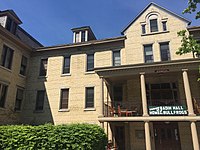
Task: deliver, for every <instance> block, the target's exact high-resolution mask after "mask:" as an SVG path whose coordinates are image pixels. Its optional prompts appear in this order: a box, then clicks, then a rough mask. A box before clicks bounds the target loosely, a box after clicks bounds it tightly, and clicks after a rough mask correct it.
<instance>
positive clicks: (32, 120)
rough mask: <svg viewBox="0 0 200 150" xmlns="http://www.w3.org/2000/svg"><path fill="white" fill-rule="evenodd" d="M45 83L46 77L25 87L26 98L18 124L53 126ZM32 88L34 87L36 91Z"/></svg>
mask: <svg viewBox="0 0 200 150" xmlns="http://www.w3.org/2000/svg"><path fill="white" fill-rule="evenodd" d="M45 83H46V77H42V78H40V79H39V81H37V82H34V83H32V84H30V85H31V86H30V87H27V89H28V90H26V91H25V97H26V98H25V102H24V105H23V109H22V112H21V121H20V122H21V123H22V124H30V125H41V124H45V123H51V124H54V120H53V116H52V111H51V107H50V103H49V98H48V93H47V88H46V86H45ZM35 85H36V86H35ZM33 87H36V89H34V88H33Z"/></svg>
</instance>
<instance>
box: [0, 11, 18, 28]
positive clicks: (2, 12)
mask: <svg viewBox="0 0 200 150" xmlns="http://www.w3.org/2000/svg"><path fill="white" fill-rule="evenodd" d="M0 15H1V16H2V15H9V16H10V17H12V18H13V19H15V21H16V23H18V24H21V23H22V21H21V20H20V19H19V17H18V16H17V14H16V13H15V12H14V11H13V10H12V9H9V10H3V11H0Z"/></svg>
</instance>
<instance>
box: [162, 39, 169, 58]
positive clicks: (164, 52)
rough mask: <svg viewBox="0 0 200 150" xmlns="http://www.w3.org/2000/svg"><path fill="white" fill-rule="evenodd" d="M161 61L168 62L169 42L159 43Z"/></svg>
mask: <svg viewBox="0 0 200 150" xmlns="http://www.w3.org/2000/svg"><path fill="white" fill-rule="evenodd" d="M160 54H161V61H168V60H170V52H169V42H166V43H160Z"/></svg>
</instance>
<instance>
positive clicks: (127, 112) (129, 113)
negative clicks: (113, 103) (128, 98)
mask: <svg viewBox="0 0 200 150" xmlns="http://www.w3.org/2000/svg"><path fill="white" fill-rule="evenodd" d="M132 113H133V112H132V111H131V110H127V109H121V108H120V105H118V115H119V117H121V116H122V115H123V114H124V115H125V116H132Z"/></svg>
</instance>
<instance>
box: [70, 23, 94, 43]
mask: <svg viewBox="0 0 200 150" xmlns="http://www.w3.org/2000/svg"><path fill="white" fill-rule="evenodd" d="M72 32H73V33H74V36H73V43H79V42H87V41H90V40H96V37H95V35H94V33H93V32H92V30H91V28H90V27H89V26H85V27H80V28H73V29H72Z"/></svg>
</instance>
